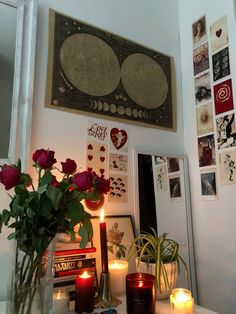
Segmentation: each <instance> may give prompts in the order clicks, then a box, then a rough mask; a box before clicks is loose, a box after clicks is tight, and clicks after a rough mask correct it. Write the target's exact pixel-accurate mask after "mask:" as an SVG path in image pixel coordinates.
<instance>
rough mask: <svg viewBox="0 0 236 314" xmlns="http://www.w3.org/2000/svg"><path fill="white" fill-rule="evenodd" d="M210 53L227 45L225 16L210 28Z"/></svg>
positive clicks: (227, 35) (227, 36)
mask: <svg viewBox="0 0 236 314" xmlns="http://www.w3.org/2000/svg"><path fill="white" fill-rule="evenodd" d="M210 34H211V35H210V36H211V51H212V52H214V51H216V50H218V49H220V48H222V47H224V46H226V45H227V44H228V43H229V34H228V23H227V16H226V15H225V16H224V17H222V18H221V19H219V20H218V21H216V22H215V23H214V24H212V25H211V26H210Z"/></svg>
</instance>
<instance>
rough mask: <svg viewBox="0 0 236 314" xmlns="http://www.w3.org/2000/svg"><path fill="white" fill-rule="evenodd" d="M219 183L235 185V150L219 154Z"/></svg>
mask: <svg viewBox="0 0 236 314" xmlns="http://www.w3.org/2000/svg"><path fill="white" fill-rule="evenodd" d="M219 161H220V183H221V184H230V185H232V184H236V150H233V149H230V150H227V151H225V152H220V154H219Z"/></svg>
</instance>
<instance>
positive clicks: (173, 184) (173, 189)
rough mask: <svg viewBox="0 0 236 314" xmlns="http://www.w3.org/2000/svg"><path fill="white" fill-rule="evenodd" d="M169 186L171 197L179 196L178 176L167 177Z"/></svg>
mask: <svg viewBox="0 0 236 314" xmlns="http://www.w3.org/2000/svg"><path fill="white" fill-rule="evenodd" d="M169 186H170V197H171V198H179V197H181V188H180V177H176V178H169Z"/></svg>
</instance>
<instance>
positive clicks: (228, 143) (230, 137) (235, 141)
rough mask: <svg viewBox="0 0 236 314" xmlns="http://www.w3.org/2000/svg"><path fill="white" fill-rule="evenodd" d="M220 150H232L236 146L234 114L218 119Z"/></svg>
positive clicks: (218, 143)
mask: <svg viewBox="0 0 236 314" xmlns="http://www.w3.org/2000/svg"><path fill="white" fill-rule="evenodd" d="M216 131H217V145H218V149H224V148H230V147H233V146H235V145H236V126H235V119H234V113H232V114H227V115H225V116H223V117H219V118H217V119H216Z"/></svg>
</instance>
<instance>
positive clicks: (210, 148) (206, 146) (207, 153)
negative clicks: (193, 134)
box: [198, 134, 216, 167]
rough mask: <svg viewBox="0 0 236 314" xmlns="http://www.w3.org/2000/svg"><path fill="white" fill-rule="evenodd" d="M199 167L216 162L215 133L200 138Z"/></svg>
mask: <svg viewBox="0 0 236 314" xmlns="http://www.w3.org/2000/svg"><path fill="white" fill-rule="evenodd" d="M198 158H199V167H206V166H212V165H215V164H216V153H215V138H214V135H213V134H210V135H207V136H203V137H199V138H198Z"/></svg>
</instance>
